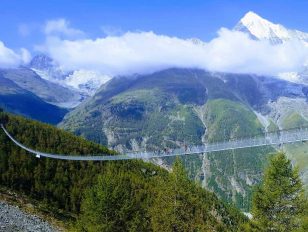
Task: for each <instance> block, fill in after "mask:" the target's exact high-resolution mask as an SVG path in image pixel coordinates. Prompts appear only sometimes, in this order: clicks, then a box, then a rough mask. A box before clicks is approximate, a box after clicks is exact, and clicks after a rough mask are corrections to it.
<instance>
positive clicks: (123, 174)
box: [0, 112, 246, 231]
mask: <svg viewBox="0 0 308 232" xmlns="http://www.w3.org/2000/svg"><path fill="white" fill-rule="evenodd" d="M0 122H1V123H5V127H6V128H7V129H8V130H9V131H10V133H12V134H13V135H14V136H15V137H16V139H17V140H19V141H21V142H22V143H23V144H25V145H27V146H29V147H32V148H34V149H38V150H42V151H47V152H48V151H50V152H54V153H64V154H95V153H96V154H97V153H105V154H106V153H107V154H112V153H113V152H112V151H110V150H108V149H106V148H104V147H102V146H99V145H97V144H94V143H91V142H89V141H86V140H84V139H82V138H79V137H76V136H73V135H71V134H70V133H68V132H64V131H62V130H59V129H56V128H54V127H52V126H49V125H45V124H42V123H38V122H34V121H31V120H26V119H23V118H21V117H16V116H12V115H8V114H6V113H1V112H0ZM0 141H1V143H0V160H1V162H0V185H1V186H5V187H7V188H11V189H13V190H15V191H21V192H23V193H24V194H26V195H27V196H29V197H31V198H33V199H35V200H36V201H37V204H38V205H39V206H40V207H41V208H42V209H43V210H44V211H51V212H52V213H53V214H54V215H60V218H61V219H62V220H64V219H67V218H69V219H70V220H72V222H73V223H74V224H75V222H76V218H77V224H76V227H77V229H78V230H80V231H85V230H86V231H136V230H137V231H162V229H164V230H165V231H173V229H172V228H177V229H178V230H179V231H188V229H189V230H194V231H236V230H237V228H238V227H239V225H240V224H241V223H242V222H244V221H245V220H246V219H245V218H244V217H243V215H241V214H240V213H239V212H238V211H237V210H236V209H234V208H233V207H231V206H228V205H226V204H224V203H223V202H221V201H220V200H218V198H217V197H216V196H215V195H214V194H213V193H210V192H208V191H205V190H204V189H202V188H200V187H199V186H198V185H196V184H194V183H193V182H191V181H189V180H188V179H187V177H186V174H185V171H184V170H183V168H182V166H181V164H180V163H179V162H178V161H177V162H176V164H175V165H174V166H173V171H172V172H171V173H169V172H167V171H166V170H164V169H161V168H159V167H157V166H155V165H153V164H149V163H144V162H142V161H119V162H79V161H76V162H75V161H61V160H51V159H40V160H39V159H36V158H35V157H33V156H31V155H30V154H27V152H26V151H24V150H21V149H20V148H19V147H17V146H15V145H14V144H13V143H12V142H11V141H10V140H9V139H8V138H7V136H6V135H5V134H4V132H3V131H2V130H1V131H0ZM82 199H83V200H82ZM71 224H72V223H71ZM107 228H108V229H107ZM136 228H138V229H136ZM166 228H167V229H166ZM185 228H186V229H185ZM187 228H188V229H187Z"/></svg>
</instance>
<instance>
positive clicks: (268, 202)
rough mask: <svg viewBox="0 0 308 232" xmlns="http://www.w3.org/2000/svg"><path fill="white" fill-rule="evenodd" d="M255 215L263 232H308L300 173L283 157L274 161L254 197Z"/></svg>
mask: <svg viewBox="0 0 308 232" xmlns="http://www.w3.org/2000/svg"><path fill="white" fill-rule="evenodd" d="M252 213H253V221H254V223H255V224H256V225H257V226H258V227H260V228H261V231H262V230H263V231H279V232H280V231H281V232H284V231H285V232H289V231H299V230H301V229H302V231H304V224H305V222H304V220H307V215H308V214H307V213H308V201H307V198H306V197H305V195H304V190H303V187H302V183H301V180H300V178H299V174H298V170H297V169H293V168H292V165H291V162H290V160H288V159H287V158H286V156H285V155H284V154H283V153H278V154H277V155H275V156H274V157H273V158H272V159H271V162H270V165H269V166H268V168H267V169H266V172H265V176H264V180H263V183H262V185H261V186H260V187H259V188H258V189H257V191H256V192H255V194H254V197H253V210H252ZM306 227H307V222H306Z"/></svg>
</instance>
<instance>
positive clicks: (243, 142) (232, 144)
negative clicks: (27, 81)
mask: <svg viewBox="0 0 308 232" xmlns="http://www.w3.org/2000/svg"><path fill="white" fill-rule="evenodd" d="M1 128H2V130H3V131H4V132H5V134H6V135H7V136H8V137H9V138H10V140H12V141H13V142H14V143H15V144H16V145H17V146H19V147H20V148H22V149H24V150H26V151H28V152H29V153H31V154H33V155H35V156H36V157H37V158H40V157H46V158H52V159H60V160H76V161H110V160H130V159H152V158H161V157H170V156H181V155H194V154H202V153H208V152H217V151H226V150H235V149H242V148H249V147H261V146H271V145H282V144H287V143H295V142H305V141H308V128H296V129H290V130H280V131H276V132H271V133H265V134H263V135H261V136H259V137H249V138H242V139H235V140H231V141H223V142H216V143H207V144H202V145H194V146H184V147H181V148H175V149H164V150H160V151H139V152H128V153H127V154H119V155H65V154H52V153H45V152H41V151H36V150H33V149H31V148H29V147H26V146H25V145H23V144H21V143H20V142H18V141H17V140H16V139H14V137H13V136H12V135H11V134H10V133H9V132H8V131H7V130H6V129H5V127H4V126H3V125H2V124H1Z"/></svg>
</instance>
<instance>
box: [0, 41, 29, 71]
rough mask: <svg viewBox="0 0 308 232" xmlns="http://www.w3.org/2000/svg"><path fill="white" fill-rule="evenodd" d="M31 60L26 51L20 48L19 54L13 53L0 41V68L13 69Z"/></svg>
mask: <svg viewBox="0 0 308 232" xmlns="http://www.w3.org/2000/svg"><path fill="white" fill-rule="evenodd" d="M30 58H31V55H30V53H29V52H28V50H26V49H24V48H21V49H20V51H19V52H15V51H13V50H12V49H10V48H7V47H6V46H5V45H4V43H3V42H2V41H0V68H13V67H17V66H19V65H21V64H25V63H28V62H29V60H30Z"/></svg>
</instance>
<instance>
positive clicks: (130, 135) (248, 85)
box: [60, 69, 275, 210]
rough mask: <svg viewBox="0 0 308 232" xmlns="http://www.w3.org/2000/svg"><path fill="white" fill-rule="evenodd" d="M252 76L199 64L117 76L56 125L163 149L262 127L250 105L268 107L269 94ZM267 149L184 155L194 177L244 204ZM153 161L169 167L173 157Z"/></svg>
mask: <svg viewBox="0 0 308 232" xmlns="http://www.w3.org/2000/svg"><path fill="white" fill-rule="evenodd" d="M257 80H258V81H261V80H262V79H261V78H260V79H257ZM257 80H256V79H254V78H253V76H250V75H239V74H219V73H214V74H213V73H209V72H206V71H203V70H197V69H168V70H163V71H160V72H156V73H153V74H149V75H140V76H136V77H122V78H114V79H112V80H111V81H110V82H108V83H107V84H106V85H104V86H102V87H101V88H100V90H98V92H97V93H96V94H95V95H94V96H93V97H92V98H90V99H89V100H87V101H86V102H84V103H82V104H81V105H80V106H78V107H77V108H76V109H74V110H73V111H71V112H69V113H68V114H67V115H66V116H65V118H64V120H63V121H62V122H61V123H60V127H62V128H64V129H65V130H68V131H71V132H73V133H75V134H77V135H81V136H84V137H86V138H87V139H89V140H92V141H95V142H97V143H100V144H103V145H108V147H112V148H114V149H117V150H127V149H129V150H144V149H147V150H162V149H164V148H169V147H171V148H172V147H181V146H184V145H185V144H188V145H191V144H201V143H202V142H206V141H207V142H214V141H221V140H224V139H225V140H228V139H232V138H235V137H247V136H254V135H257V134H260V133H261V132H262V131H263V130H264V128H263V126H262V125H261V123H260V122H259V121H258V119H257V117H256V115H255V113H254V112H253V110H257V109H262V108H265V107H263V105H262V104H264V103H266V102H267V101H268V99H266V97H265V96H263V95H262V93H261V90H259V89H258V87H259V85H261V84H262V83H257V82H256V81H257ZM264 89H265V87H264ZM272 92H273V91H272ZM274 92H275V91H274ZM274 92H273V93H274ZM271 94H272V93H271ZM266 95H270V94H266ZM272 127H273V126H271V129H272ZM269 150H271V149H270V148H252V149H244V150H238V151H228V152H223V153H219V152H218V153H213V154H209V155H195V156H189V157H182V158H181V159H182V160H183V162H184V164H185V167H186V169H187V171H188V173H189V177H190V178H191V179H193V180H196V181H198V182H201V183H202V185H203V187H206V188H209V189H211V190H213V191H214V192H215V193H216V194H217V195H218V196H219V197H221V198H223V199H226V200H228V201H230V202H232V201H233V203H235V204H236V206H238V207H239V208H241V209H243V210H249V207H250V204H249V202H250V194H251V189H252V186H253V185H255V184H257V183H259V182H260V180H261V178H262V170H263V167H264V165H265V164H266V155H265V154H267V152H268V151H269ZM158 162H160V163H162V164H163V165H164V166H169V167H170V166H171V165H172V163H173V162H174V158H164V159H162V160H159V161H158ZM237 199H240V200H237Z"/></svg>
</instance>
